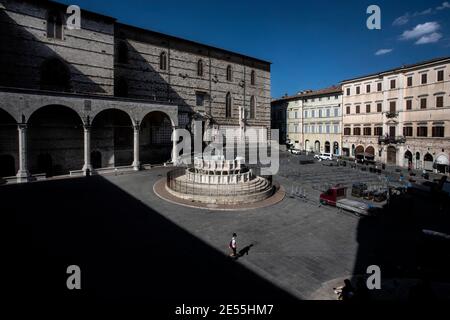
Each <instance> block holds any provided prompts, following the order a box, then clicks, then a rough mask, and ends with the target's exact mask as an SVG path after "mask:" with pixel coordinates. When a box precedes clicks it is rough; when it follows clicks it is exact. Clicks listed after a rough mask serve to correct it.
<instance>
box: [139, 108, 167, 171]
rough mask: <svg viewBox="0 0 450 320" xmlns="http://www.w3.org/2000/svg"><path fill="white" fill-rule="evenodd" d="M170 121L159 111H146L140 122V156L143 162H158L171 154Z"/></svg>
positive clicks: (165, 160) (161, 161)
mask: <svg viewBox="0 0 450 320" xmlns="http://www.w3.org/2000/svg"><path fill="white" fill-rule="evenodd" d="M172 130H173V129H172V122H171V120H170V117H169V116H168V115H167V114H166V113H164V112H161V111H153V112H150V113H148V114H147V115H146V116H145V117H144V118H143V120H142V122H141V124H140V158H141V163H143V164H160V163H164V162H167V161H169V160H170V159H171V156H172V146H173V145H172V139H171V137H172Z"/></svg>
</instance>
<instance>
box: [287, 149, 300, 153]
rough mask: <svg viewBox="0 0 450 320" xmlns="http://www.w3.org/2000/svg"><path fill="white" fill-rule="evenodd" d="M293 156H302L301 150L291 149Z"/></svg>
mask: <svg viewBox="0 0 450 320" xmlns="http://www.w3.org/2000/svg"><path fill="white" fill-rule="evenodd" d="M289 151H290V152H291V153H292V154H301V150H299V149H291V150H289Z"/></svg>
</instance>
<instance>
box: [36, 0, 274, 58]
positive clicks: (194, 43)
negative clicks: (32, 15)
mask: <svg viewBox="0 0 450 320" xmlns="http://www.w3.org/2000/svg"><path fill="white" fill-rule="evenodd" d="M28 1H30V2H34V1H33V0H28ZM45 2H46V3H48V4H49V5H52V6H57V7H64V8H66V7H67V5H66V4H63V3H60V2H57V1H52V0H45ZM81 10H82V12H84V13H88V14H91V15H94V16H97V17H99V18H102V19H105V20H110V21H112V22H113V23H117V24H120V25H122V26H124V27H129V28H134V29H136V30H137V31H140V32H148V33H151V34H153V35H156V36H160V37H164V38H167V39H171V40H176V41H182V42H185V43H189V44H193V45H197V46H202V47H204V48H207V49H212V50H217V51H221V52H223V53H228V54H232V55H237V56H239V57H241V58H245V59H250V60H254V61H257V62H260V63H264V64H269V65H270V64H272V63H271V62H270V61H266V60H262V59H258V58H255V57H251V56H248V55H244V54H242V53H238V52H233V51H230V50H227V49H223V48H219V47H214V46H210V45H207V44H203V43H200V42H196V41H192V40H188V39H184V38H179V37H176V36H172V35H169V34H165V33H160V32H156V31H152V30H149V29H144V28H140V27H137V26H133V25H129V24H125V23H120V22H119V21H118V20H117V19H116V18H114V17H110V16H107V15H103V14H100V13H97V12H93V11H89V10H84V9H83V8H81Z"/></svg>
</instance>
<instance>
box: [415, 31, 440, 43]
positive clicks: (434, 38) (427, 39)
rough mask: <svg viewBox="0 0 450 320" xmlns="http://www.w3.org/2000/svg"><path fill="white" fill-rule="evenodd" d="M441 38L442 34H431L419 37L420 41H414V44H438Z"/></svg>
mask: <svg viewBox="0 0 450 320" xmlns="http://www.w3.org/2000/svg"><path fill="white" fill-rule="evenodd" d="M441 38H442V34H440V33H438V32H433V33H432V34H428V35H426V36H422V37H420V39H419V40H417V41H416V44H427V43H435V42H438V41H439V40H440V39H441Z"/></svg>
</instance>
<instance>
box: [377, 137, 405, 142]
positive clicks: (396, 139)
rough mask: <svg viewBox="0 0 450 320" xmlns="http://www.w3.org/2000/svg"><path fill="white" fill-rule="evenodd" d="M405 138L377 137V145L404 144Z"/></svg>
mask: <svg viewBox="0 0 450 320" xmlns="http://www.w3.org/2000/svg"><path fill="white" fill-rule="evenodd" d="M405 142H406V138H405V137H404V136H379V137H378V144H400V143H405Z"/></svg>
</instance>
